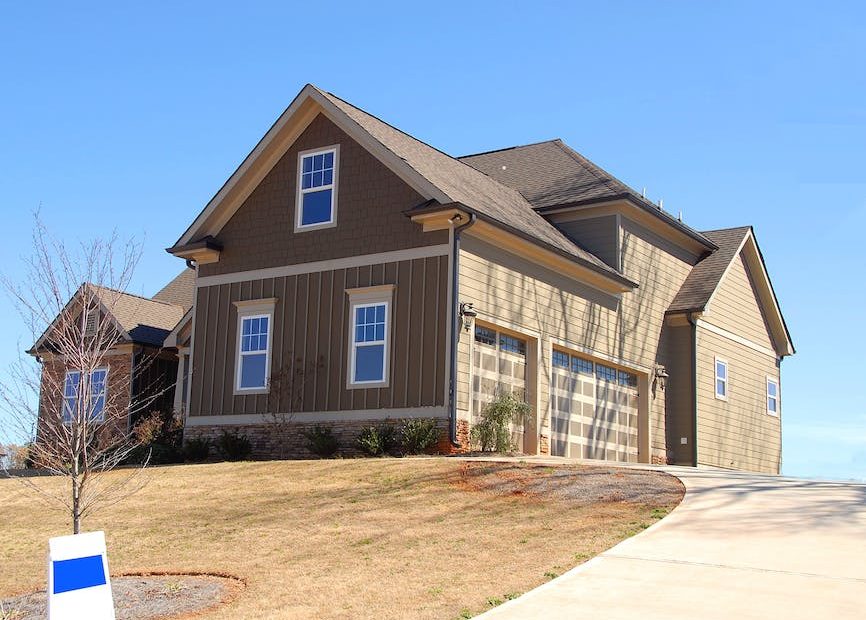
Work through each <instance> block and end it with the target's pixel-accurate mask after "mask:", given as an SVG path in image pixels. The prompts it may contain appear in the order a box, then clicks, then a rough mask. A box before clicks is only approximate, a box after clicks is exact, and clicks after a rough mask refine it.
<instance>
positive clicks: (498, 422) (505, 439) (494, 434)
mask: <svg viewBox="0 0 866 620" xmlns="http://www.w3.org/2000/svg"><path fill="white" fill-rule="evenodd" d="M529 413H530V408H529V405H527V404H526V403H525V402H523V401H522V400H519V399H518V398H517V397H516V396H515V395H514V394H512V393H511V392H503V393H501V394H499V395H498V396H497V397H496V398H494V399H493V401H492V402H490V403H488V404H487V406H486V407H484V410H483V411H482V412H481V421H480V422H479V423H478V424H476V425H475V426H473V427H472V431H471V432H470V433H469V439H470V440H471V442H472V444H473V445H476V446H480V448H481V451H482V452H509V451H511V450H513V449H514V445H513V444H512V442H511V429H510V424H511V423H512V422H513V423H515V424H521V423H523V422H524V421H525V420H526V418H527V417H528V416H529Z"/></svg>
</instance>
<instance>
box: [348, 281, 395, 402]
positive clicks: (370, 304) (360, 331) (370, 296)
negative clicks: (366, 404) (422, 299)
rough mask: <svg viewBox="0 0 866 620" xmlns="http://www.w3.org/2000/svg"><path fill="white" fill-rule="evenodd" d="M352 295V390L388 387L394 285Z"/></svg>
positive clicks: (365, 290) (350, 369) (349, 379)
mask: <svg viewBox="0 0 866 620" xmlns="http://www.w3.org/2000/svg"><path fill="white" fill-rule="evenodd" d="M346 292H347V293H348V295H349V364H348V366H349V368H348V371H349V372H348V377H347V383H346V385H347V387H348V388H349V389H359V388H380V387H387V385H388V378H389V377H388V372H389V366H390V358H391V344H390V341H391V335H390V334H391V301H392V298H393V296H394V285H393V284H384V285H381V286H370V287H365V288H356V289H350V290H348V291H346Z"/></svg>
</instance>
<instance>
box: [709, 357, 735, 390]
mask: <svg viewBox="0 0 866 620" xmlns="http://www.w3.org/2000/svg"><path fill="white" fill-rule="evenodd" d="M719 364H722V365H724V367H725V377H724V378H721V377H719ZM719 381H722V382H724V384H725V393H724V394H719ZM730 393H731V366H730V364H728V361H727V360H725V359H722V358H721V357H715V358H713V394H715V397H716V399H717V400H728V394H730Z"/></svg>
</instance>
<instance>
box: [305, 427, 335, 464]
mask: <svg viewBox="0 0 866 620" xmlns="http://www.w3.org/2000/svg"><path fill="white" fill-rule="evenodd" d="M304 437H306V438H307V450H309V451H310V452H312V453H313V454H315V455H316V456H320V457H322V458H329V457H332V456H334V455H335V454H336V453H337V450H339V449H340V442H339V441H337V438H336V437H335V436H334V433H333V431H332V430H331V427H330V426H321V425H319V424H316V425H315V426H314V427H313V428H312V429H311V430H309V431H306V432H305V433H304Z"/></svg>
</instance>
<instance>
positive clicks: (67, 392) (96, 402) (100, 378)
mask: <svg viewBox="0 0 866 620" xmlns="http://www.w3.org/2000/svg"><path fill="white" fill-rule="evenodd" d="M82 378H83V379H84V381H83V384H82ZM107 378H108V369H107V368H97V369H96V370H94V371H93V372H90V373H86V372H81V371H79V370H69V371H67V372H66V377H65V378H64V380H63V422H64V424H71V423H72V422H73V420H75V419H76V417H77V416H78V415H80V414H79V411H80V412H82V413H85V414H87V416H88V417H89V418H90V420H91V421H93V422H102V421H104V420H105V392H106V380H107ZM82 390H83V393H82ZM82 396H84V399H83V400H81V399H82Z"/></svg>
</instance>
